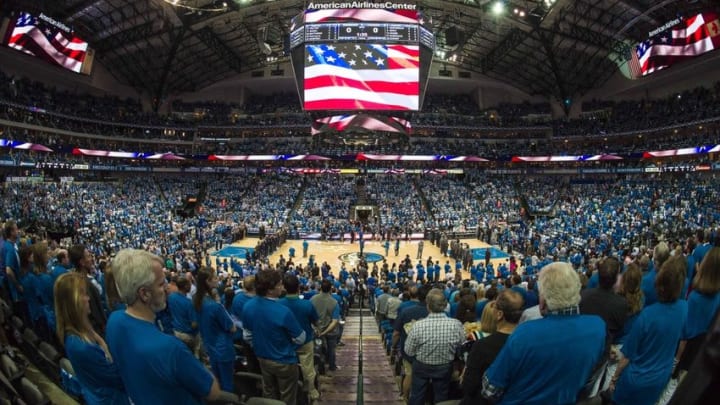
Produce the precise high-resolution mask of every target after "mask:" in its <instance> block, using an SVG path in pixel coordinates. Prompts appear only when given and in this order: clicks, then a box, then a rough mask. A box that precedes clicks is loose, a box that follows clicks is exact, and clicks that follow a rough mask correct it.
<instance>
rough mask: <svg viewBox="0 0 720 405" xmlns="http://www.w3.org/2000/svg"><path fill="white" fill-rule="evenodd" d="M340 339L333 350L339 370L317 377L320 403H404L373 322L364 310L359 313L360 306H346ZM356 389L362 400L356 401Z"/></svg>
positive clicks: (373, 319) (340, 404) (367, 311)
mask: <svg viewBox="0 0 720 405" xmlns="http://www.w3.org/2000/svg"><path fill="white" fill-rule="evenodd" d="M361 323H362V330H361ZM361 332H362V333H361ZM342 341H343V342H344V343H345V346H339V347H338V348H337V352H336V353H337V365H338V366H339V367H340V370H338V371H335V372H329V374H328V375H329V376H330V377H323V378H322V379H321V383H320V393H321V400H320V402H321V403H322V404H338V405H343V404H345V405H349V404H358V403H363V402H364V403H366V404H387V405H402V404H404V402H403V401H402V400H401V399H400V392H399V390H398V384H397V378H396V377H395V375H394V374H393V369H392V366H391V365H390V362H389V357H388V356H387V354H386V352H385V348H384V347H383V344H382V340H381V336H380V333H378V327H377V323H376V322H375V318H374V317H373V316H372V314H371V313H370V311H369V310H368V309H363V310H362V312H361V310H360V309H350V314H349V315H348V317H347V318H346V322H345V330H344V332H343V337H342ZM361 345H362V357H361V356H360V353H361V350H360V349H361ZM360 359H362V362H361V361H360ZM361 371H362V374H360V372H361ZM360 375H362V383H361V384H358V382H359V381H358V380H359V376H360ZM359 392H360V395H361V398H362V400H363V402H359V401H358V393H359Z"/></svg>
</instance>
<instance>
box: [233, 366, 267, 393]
mask: <svg viewBox="0 0 720 405" xmlns="http://www.w3.org/2000/svg"><path fill="white" fill-rule="evenodd" d="M235 393H236V394H238V395H239V396H240V399H241V400H242V399H245V398H251V397H262V394H263V391H262V375H260V374H255V373H248V372H244V371H241V372H237V373H235Z"/></svg>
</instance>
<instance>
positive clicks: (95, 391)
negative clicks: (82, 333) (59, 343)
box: [65, 335, 130, 405]
mask: <svg viewBox="0 0 720 405" xmlns="http://www.w3.org/2000/svg"><path fill="white" fill-rule="evenodd" d="M65 353H66V354H67V357H68V360H70V363H71V364H72V366H73V369H74V370H75V376H76V377H77V379H78V382H80V387H81V389H82V394H83V398H84V399H85V402H87V404H88V405H106V404H112V405H124V404H129V403H130V401H128V396H127V393H126V392H125V387H124V386H123V382H122V379H121V378H120V373H119V372H118V369H117V366H116V365H115V364H114V363H112V362H109V361H108V360H107V358H106V357H105V351H103V349H102V348H101V347H100V346H98V345H97V344H95V343H89V342H86V341H84V340H83V339H82V338H80V337H79V336H76V335H67V336H65Z"/></svg>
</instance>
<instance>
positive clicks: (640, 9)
mask: <svg viewBox="0 0 720 405" xmlns="http://www.w3.org/2000/svg"><path fill="white" fill-rule="evenodd" d="M619 4H621V5H622V6H625V7H627V8H628V9H630V10H632V11H634V12H635V13H637V17H638V18H642V19H644V20H647V21H648V22H650V23H651V24H652V25H658V26H659V25H661V23H660V22H659V21H658V20H656V19H655V18H653V17H652V16H651V15H650V13H648V12H646V11H645V8H647V7H646V6H643V5H642V4H640V3H638V2H637V0H620V3H619Z"/></svg>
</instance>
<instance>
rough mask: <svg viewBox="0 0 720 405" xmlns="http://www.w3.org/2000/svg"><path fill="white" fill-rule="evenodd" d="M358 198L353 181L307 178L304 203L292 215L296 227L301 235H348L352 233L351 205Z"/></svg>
mask: <svg viewBox="0 0 720 405" xmlns="http://www.w3.org/2000/svg"><path fill="white" fill-rule="evenodd" d="M356 198H357V196H356V193H355V181H354V178H353V177H349V176H347V177H346V176H312V177H307V178H306V179H305V185H304V190H303V195H302V202H301V203H300V206H299V208H298V209H297V210H296V211H295V212H294V213H293V215H292V225H293V227H294V228H296V229H298V230H299V231H300V232H307V233H322V234H326V235H332V234H334V235H340V234H345V233H346V232H349V231H350V229H349V226H350V223H349V219H350V205H352V204H353V203H354V202H355V200H356Z"/></svg>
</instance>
